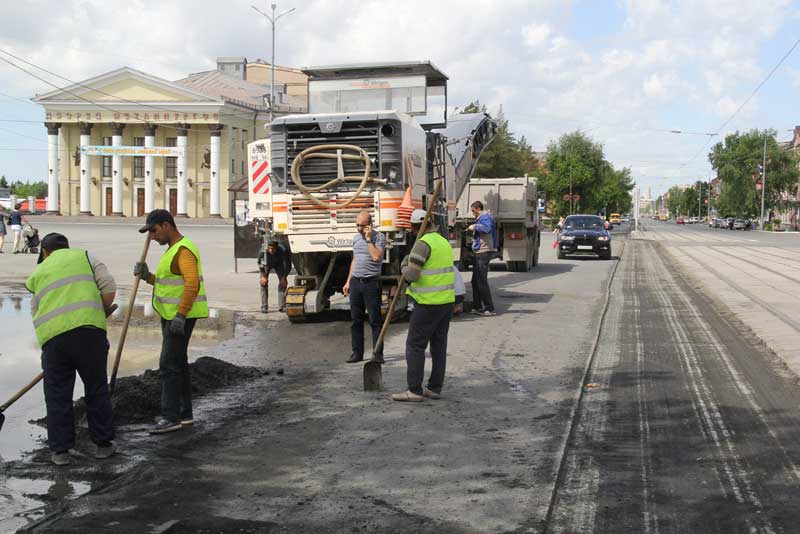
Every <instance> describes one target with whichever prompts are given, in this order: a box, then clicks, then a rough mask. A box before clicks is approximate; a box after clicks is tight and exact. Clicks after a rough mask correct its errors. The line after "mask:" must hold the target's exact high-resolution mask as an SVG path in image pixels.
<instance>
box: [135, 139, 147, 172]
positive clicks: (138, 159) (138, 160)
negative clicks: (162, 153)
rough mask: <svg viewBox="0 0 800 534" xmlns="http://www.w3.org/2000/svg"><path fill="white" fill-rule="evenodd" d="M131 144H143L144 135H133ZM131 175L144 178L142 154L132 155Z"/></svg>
mask: <svg viewBox="0 0 800 534" xmlns="http://www.w3.org/2000/svg"><path fill="white" fill-rule="evenodd" d="M133 146H144V137H134V138H133ZM133 177H134V178H144V156H133Z"/></svg>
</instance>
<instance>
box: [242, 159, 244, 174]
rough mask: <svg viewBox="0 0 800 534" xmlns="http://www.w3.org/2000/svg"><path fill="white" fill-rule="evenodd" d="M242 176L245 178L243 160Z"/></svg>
mask: <svg viewBox="0 0 800 534" xmlns="http://www.w3.org/2000/svg"><path fill="white" fill-rule="evenodd" d="M242 176H244V160H242Z"/></svg>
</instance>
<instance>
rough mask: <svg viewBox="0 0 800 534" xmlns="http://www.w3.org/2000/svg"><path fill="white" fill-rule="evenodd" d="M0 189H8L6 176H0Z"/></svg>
mask: <svg viewBox="0 0 800 534" xmlns="http://www.w3.org/2000/svg"><path fill="white" fill-rule="evenodd" d="M0 187H8V180H6V175H5V174H4V175H3V176H0Z"/></svg>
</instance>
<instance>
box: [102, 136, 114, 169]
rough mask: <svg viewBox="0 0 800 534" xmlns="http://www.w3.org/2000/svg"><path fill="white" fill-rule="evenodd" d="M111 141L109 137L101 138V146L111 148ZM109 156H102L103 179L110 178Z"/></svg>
mask: <svg viewBox="0 0 800 534" xmlns="http://www.w3.org/2000/svg"><path fill="white" fill-rule="evenodd" d="M111 144H112V140H111V138H110V137H104V138H103V145H105V146H111ZM111 161H112V159H111V156H103V178H111V167H112V163H111Z"/></svg>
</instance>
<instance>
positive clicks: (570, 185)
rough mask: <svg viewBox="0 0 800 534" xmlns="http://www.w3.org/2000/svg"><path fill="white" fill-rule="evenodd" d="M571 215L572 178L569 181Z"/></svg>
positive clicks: (570, 210)
mask: <svg viewBox="0 0 800 534" xmlns="http://www.w3.org/2000/svg"><path fill="white" fill-rule="evenodd" d="M569 214H570V215H572V178H570V180H569Z"/></svg>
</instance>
